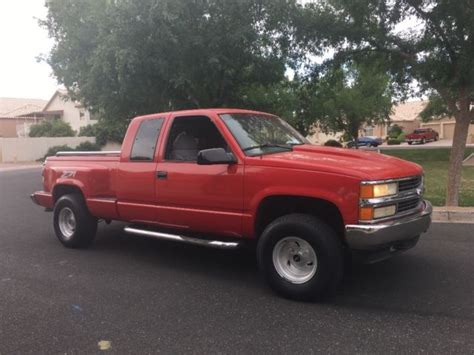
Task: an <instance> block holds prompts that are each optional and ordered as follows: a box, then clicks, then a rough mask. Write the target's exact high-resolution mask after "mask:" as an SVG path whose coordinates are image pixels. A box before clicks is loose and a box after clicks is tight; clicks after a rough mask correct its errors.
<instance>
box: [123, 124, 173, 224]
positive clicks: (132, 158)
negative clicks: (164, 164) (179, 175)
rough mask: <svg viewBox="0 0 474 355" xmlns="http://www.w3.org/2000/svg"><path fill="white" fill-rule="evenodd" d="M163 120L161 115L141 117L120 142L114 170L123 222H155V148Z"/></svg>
mask: <svg viewBox="0 0 474 355" xmlns="http://www.w3.org/2000/svg"><path fill="white" fill-rule="evenodd" d="M163 122H164V118H150V119H145V120H141V121H138V123H136V124H135V123H132V124H134V126H133V127H132V126H131V127H130V129H129V131H128V132H127V137H129V136H130V138H131V139H129V140H128V141H127V140H126V141H125V142H124V146H123V147H122V151H123V154H122V157H121V159H120V164H119V167H118V171H117V206H118V207H117V208H118V212H119V215H120V217H121V218H122V219H124V220H126V221H130V222H136V223H153V222H154V221H155V214H156V211H155V173H156V154H155V149H156V147H157V144H158V137H159V135H160V131H161V127H162V125H163ZM132 137H133V138H132Z"/></svg>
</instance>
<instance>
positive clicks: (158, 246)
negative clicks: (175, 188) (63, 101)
mask: <svg viewBox="0 0 474 355" xmlns="http://www.w3.org/2000/svg"><path fill="white" fill-rule="evenodd" d="M40 179H41V177H40V171H39V169H30V170H21V171H6V172H0V216H1V219H0V354H10V353H35V354H42V353H48V354H55V353H62V354H65V353H68V354H69V353H88V354H89V353H99V352H101V351H102V350H100V349H99V348H100V347H102V348H103V349H108V350H107V351H108V352H110V353H119V354H123V353H154V352H162V353H199V354H204V353H252V354H254V353H320V352H321V353H338V354H341V353H351V354H353V353H377V354H380V353H397V354H400V353H459V354H461V353H462V354H467V353H474V224H471V225H467V224H465V225H462V224H436V225H433V226H432V228H431V230H430V231H429V233H427V234H425V235H423V237H422V239H421V240H420V242H419V244H418V245H417V247H416V248H414V249H412V250H410V251H408V252H406V253H404V254H401V255H399V256H396V257H394V258H392V259H390V260H387V261H385V262H382V263H378V264H374V265H355V266H353V267H352V270H351V272H350V273H348V274H347V275H346V278H345V280H344V282H343V285H342V286H341V289H340V290H339V291H338V293H337V294H336V295H335V297H334V299H332V300H330V301H327V302H325V303H319V304H318V303H299V302H293V301H289V300H285V299H282V298H280V297H278V296H276V295H274V294H273V293H272V292H271V291H270V290H269V289H268V288H267V287H266V286H265V284H264V283H263V281H262V280H261V279H260V277H259V276H258V273H257V267H256V261H255V258H254V257H253V256H252V255H251V254H249V253H244V252H241V251H219V250H210V249H204V248H199V247H194V246H187V245H182V244H174V243H171V242H164V241H158V240H153V239H146V238H142V237H135V236H128V235H125V234H124V233H122V228H123V224H120V223H112V224H111V225H110V226H107V225H103V224H101V226H100V228H99V232H98V235H97V239H96V242H95V244H94V245H93V247H92V248H90V249H88V250H70V249H66V248H64V247H62V246H61V244H60V243H59V242H58V241H57V240H56V237H55V236H54V233H53V228H52V214H51V213H46V212H44V211H43V210H42V208H40V207H39V206H35V205H33V204H32V202H31V201H30V199H29V193H30V192H32V191H34V190H38V189H40V181H41V180H40ZM99 345H100V346H99Z"/></svg>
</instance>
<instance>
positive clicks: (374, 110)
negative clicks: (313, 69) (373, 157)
mask: <svg viewBox="0 0 474 355" xmlns="http://www.w3.org/2000/svg"><path fill="white" fill-rule="evenodd" d="M302 95H303V96H305V95H306V98H305V100H304V102H305V103H306V105H305V106H304V107H305V112H304V114H305V115H306V116H308V117H311V118H312V119H313V120H314V122H315V123H317V124H318V125H319V127H320V128H322V129H323V131H326V132H328V131H329V132H341V131H343V132H344V133H346V134H347V135H348V136H349V137H351V138H352V139H354V140H355V141H357V139H358V136H359V130H360V129H361V128H362V126H363V125H364V124H374V123H378V122H384V121H385V120H386V119H387V118H388V116H389V114H390V111H391V108H392V94H391V91H390V78H389V76H388V75H387V74H386V73H384V72H383V71H382V70H381V68H380V67H379V66H378V65H377V64H376V63H374V64H372V65H370V66H369V65H361V64H355V63H349V64H344V65H335V66H330V67H329V68H328V69H327V70H325V71H324V72H322V73H319V74H318V75H317V76H316V77H313V78H312V80H311V82H309V83H308V84H307V86H306V87H305V90H304V91H303V94H302Z"/></svg>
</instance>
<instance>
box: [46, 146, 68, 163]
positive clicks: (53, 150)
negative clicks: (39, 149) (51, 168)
mask: <svg viewBox="0 0 474 355" xmlns="http://www.w3.org/2000/svg"><path fill="white" fill-rule="evenodd" d="M73 150H74V149H73V148H71V147H69V146H67V145H55V146H54V147H51V148H49V149H48V151H47V152H46V154H45V155H44V157H43V160H44V159H46V158H47V157H51V156H54V155H56V153H57V152H72V151H73Z"/></svg>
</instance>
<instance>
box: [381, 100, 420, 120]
mask: <svg viewBox="0 0 474 355" xmlns="http://www.w3.org/2000/svg"><path fill="white" fill-rule="evenodd" d="M427 103H428V101H409V102H404V103H401V104H398V105H396V106H394V107H393V113H392V114H391V115H390V120H391V121H413V120H415V119H419V117H418V115H419V114H420V112H421V111H423V109H424V108H425V106H426V104H427Z"/></svg>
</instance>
